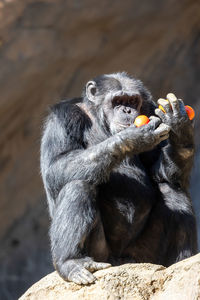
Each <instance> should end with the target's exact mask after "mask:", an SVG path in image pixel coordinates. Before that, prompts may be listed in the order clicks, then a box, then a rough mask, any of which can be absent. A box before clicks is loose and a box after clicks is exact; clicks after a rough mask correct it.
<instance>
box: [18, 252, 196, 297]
mask: <svg viewBox="0 0 200 300" xmlns="http://www.w3.org/2000/svg"><path fill="white" fill-rule="evenodd" d="M95 276H96V277H97V280H96V282H95V283H94V284H90V285H88V286H80V285H76V284H74V283H69V282H65V281H64V280H62V279H61V278H60V277H59V276H58V274H57V273H56V272H54V273H51V274H49V275H48V276H46V277H44V278H43V279H41V280H40V281H39V282H37V283H36V284H34V285H33V286H32V287H31V288H30V289H28V291H27V292H26V293H25V294H24V295H23V296H22V297H21V298H20V299H19V300H37V299H41V300H43V299H45V300H50V299H56V300H64V299H71V300H79V299H80V300H84V299H85V300H93V299H96V300H107V299H109V300H117V299H126V300H133V299H134V300H169V299H170V300H199V299H200V255H196V256H193V257H191V258H189V259H187V260H184V261H182V262H179V263H177V264H174V265H172V266H171V267H169V268H167V269H166V268H164V267H163V266H158V265H152V264H126V265H122V266H119V267H112V268H108V269H106V270H101V271H98V272H95Z"/></svg>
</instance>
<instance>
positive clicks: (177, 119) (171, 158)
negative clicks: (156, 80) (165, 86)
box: [154, 94, 194, 188]
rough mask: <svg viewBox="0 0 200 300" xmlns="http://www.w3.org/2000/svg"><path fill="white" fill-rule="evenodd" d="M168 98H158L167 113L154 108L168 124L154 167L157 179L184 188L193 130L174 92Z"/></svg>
mask: <svg viewBox="0 0 200 300" xmlns="http://www.w3.org/2000/svg"><path fill="white" fill-rule="evenodd" d="M168 100H169V102H167V101H166V100H164V102H163V100H162V99H160V100H159V101H158V103H159V104H161V105H162V106H163V107H164V109H165V111H166V113H164V112H162V111H161V110H160V109H156V114H157V115H158V116H159V117H160V118H161V119H162V121H163V122H164V123H165V124H167V125H169V126H170V129H171V131H170V135H169V139H168V141H165V142H163V144H164V145H163V146H162V148H161V154H160V158H159V160H158V162H157V164H156V166H155V168H154V170H155V176H156V178H157V181H158V182H163V181H165V182H169V183H172V184H173V183H174V184H175V185H177V186H180V187H181V188H187V187H188V184H189V175H190V172H191V168H192V164H193V157H194V129H193V124H192V121H190V120H189V118H188V116H187V113H186V111H185V108H184V103H183V102H182V101H181V100H178V99H177V98H176V97H175V96H174V95H173V94H169V95H168Z"/></svg>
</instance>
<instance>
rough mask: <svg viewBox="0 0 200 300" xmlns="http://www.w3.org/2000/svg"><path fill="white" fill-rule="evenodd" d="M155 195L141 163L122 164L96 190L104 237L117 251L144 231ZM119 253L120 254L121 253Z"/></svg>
mask: <svg viewBox="0 0 200 300" xmlns="http://www.w3.org/2000/svg"><path fill="white" fill-rule="evenodd" d="M155 198H156V194H155V190H154V187H153V185H152V182H151V180H150V178H149V176H148V174H147V172H146V170H145V168H144V166H143V165H142V164H141V162H140V160H139V159H138V158H137V157H136V158H135V159H134V163H133V162H132V164H128V163H127V162H123V163H122V164H121V165H120V166H119V167H118V168H117V169H116V170H114V171H113V172H112V173H111V175H110V179H109V181H108V182H107V183H105V184H103V185H101V186H100V187H99V197H98V200H99V207H100V210H101V216H102V222H103V226H104V231H105V234H106V236H107V237H108V239H109V240H110V241H108V242H110V244H111V247H112V245H113V248H114V249H118V250H119V249H120V245H123V246H124V245H125V244H126V242H125V240H126V241H127V243H128V242H129V241H130V240H131V239H133V238H134V237H136V236H137V234H138V233H139V232H140V231H141V229H142V228H143V226H144V224H145V222H146V220H147V218H148V215H149V213H150V211H151V208H152V205H153V203H154V202H155V200H156V199H155ZM120 251H121V250H120Z"/></svg>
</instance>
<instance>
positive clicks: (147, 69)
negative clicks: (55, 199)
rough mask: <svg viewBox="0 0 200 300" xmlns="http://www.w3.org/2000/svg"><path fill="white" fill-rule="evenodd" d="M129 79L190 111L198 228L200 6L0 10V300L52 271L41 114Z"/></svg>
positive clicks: (62, 0) (78, 4)
mask: <svg viewBox="0 0 200 300" xmlns="http://www.w3.org/2000/svg"><path fill="white" fill-rule="evenodd" d="M123 70H125V71H127V72H128V73H130V74H132V75H134V76H136V77H139V78H140V79H142V80H143V82H144V83H145V85H146V86H147V87H148V88H149V89H150V90H151V91H152V94H153V96H154V98H155V99H156V98H158V97H165V95H166V94H167V93H168V92H174V93H175V94H176V95H177V96H178V97H180V98H183V99H184V100H185V103H186V104H189V105H192V106H193V107H194V109H195V111H196V126H195V130H196V145H197V149H196V158H195V164H194V169H193V174H192V179H191V194H192V198H193V201H194V205H195V210H196V215H197V220H198V226H199V227H200V211H199V209H200V201H199V197H200V189H199V185H200V171H199V169H200V139H199V130H200V121H199V116H200V98H199V97H200V96H199V95H200V2H199V1H197V0H182V1H176V0H166V1H160V0H149V1H140V0H126V1H121V0H115V1H113V0H107V1H106V0H101V1H97V0H95V1H92V0H91V1H90V0H57V1H53V0H40V1H38V0H0V299H1V300H4V299H5V300H7V299H8V300H12V299H17V298H18V297H19V296H20V295H21V294H22V293H23V292H24V291H25V290H26V289H27V288H28V287H29V286H30V285H31V284H32V283H34V282H36V281H37V280H39V279H40V278H41V277H43V276H44V275H46V274H47V273H49V272H50V271H52V270H53V268H52V265H51V260H50V252H49V240H48V235H47V232H48V223H49V218H48V214H47V209H46V203H45V194H44V190H43V186H42V181H41V178H40V174H39V144H40V136H41V128H42V123H43V119H44V117H45V115H46V112H47V107H48V106H49V105H51V104H52V103H55V102H56V101H58V100H60V99H64V98H68V97H73V96H79V95H80V93H81V89H82V86H83V85H84V84H85V82H86V81H87V80H88V79H91V78H92V77H93V76H95V75H98V74H102V73H110V72H115V71H123Z"/></svg>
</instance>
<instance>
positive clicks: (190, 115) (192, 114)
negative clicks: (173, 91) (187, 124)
mask: <svg viewBox="0 0 200 300" xmlns="http://www.w3.org/2000/svg"><path fill="white" fill-rule="evenodd" d="M185 110H186V113H187V115H188V118H189V119H190V120H193V119H194V117H195V111H194V109H193V108H192V107H191V106H189V105H185Z"/></svg>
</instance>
